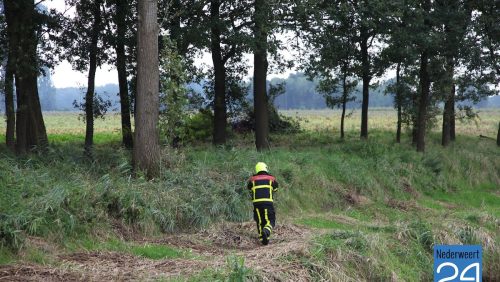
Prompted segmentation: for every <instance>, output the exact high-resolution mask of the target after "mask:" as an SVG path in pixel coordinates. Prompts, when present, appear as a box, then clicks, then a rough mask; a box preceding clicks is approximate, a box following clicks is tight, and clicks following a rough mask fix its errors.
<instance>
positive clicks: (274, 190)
mask: <svg viewBox="0 0 500 282" xmlns="http://www.w3.org/2000/svg"><path fill="white" fill-rule="evenodd" d="M271 186H273V192H276V191H278V187H279V185H278V181H277V180H276V179H274V180H273V182H272V183H271Z"/></svg>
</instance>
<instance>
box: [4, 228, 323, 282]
mask: <svg viewBox="0 0 500 282" xmlns="http://www.w3.org/2000/svg"><path fill="white" fill-rule="evenodd" d="M312 234H313V232H312V231H311V230H310V229H307V228H304V227H300V226H297V225H293V224H284V225H279V226H277V227H276V228H275V232H274V234H273V237H272V238H271V243H270V244H269V245H268V246H262V245H261V244H260V243H259V242H258V240H257V234H256V231H255V223H253V222H247V223H224V224H218V225H216V226H214V227H212V228H210V229H207V230H203V231H200V232H197V233H194V234H179V235H175V236H174V235H168V236H165V237H163V238H160V239H148V238H144V239H139V240H136V243H155V244H165V245H169V246H174V247H178V248H181V249H185V250H192V254H193V258H192V259H179V258H176V259H161V260H152V259H147V258H142V257H137V256H133V255H130V254H126V253H118V252H107V251H100V252H78V253H72V254H64V255H59V256H58V262H57V267H54V266H43V265H34V264H16V265H8V266H0V281H2V282H3V281H136V280H141V281H150V280H155V279H160V278H169V277H170V278H172V277H176V276H179V275H192V274H195V273H197V272H200V271H202V270H203V269H205V268H208V267H210V268H224V267H225V266H226V258H227V257H228V256H229V255H236V256H241V257H244V258H245V266H247V267H250V268H252V269H254V270H256V271H258V272H259V273H260V274H261V275H262V277H263V278H264V280H265V281H266V280H267V281H274V280H293V281H306V280H307V277H308V273H307V270H306V269H304V268H303V267H300V266H297V265H295V264H294V263H292V262H291V261H290V260H287V259H286V257H287V256H290V255H292V256H293V255H294V254H300V253H303V252H307V244H308V241H309V239H310V237H311V236H312Z"/></svg>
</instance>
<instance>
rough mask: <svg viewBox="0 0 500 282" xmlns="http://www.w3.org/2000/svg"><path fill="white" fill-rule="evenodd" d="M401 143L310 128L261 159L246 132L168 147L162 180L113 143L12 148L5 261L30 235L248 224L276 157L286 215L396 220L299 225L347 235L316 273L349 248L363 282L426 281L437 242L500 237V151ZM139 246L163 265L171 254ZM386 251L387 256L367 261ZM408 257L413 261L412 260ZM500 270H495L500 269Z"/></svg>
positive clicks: (483, 144) (4, 162) (483, 145)
mask: <svg viewBox="0 0 500 282" xmlns="http://www.w3.org/2000/svg"><path fill="white" fill-rule="evenodd" d="M97 135H99V134H97ZM392 138H393V137H392V135H391V134H389V133H387V132H382V131H380V132H379V131H373V132H371V135H370V139H369V140H368V141H359V140H358V138H357V137H355V136H350V135H349V134H348V135H347V137H346V140H344V141H339V140H338V139H337V138H336V137H334V136H332V135H331V133H330V132H328V131H316V132H309V131H304V132H300V133H296V134H288V135H286V136H285V135H272V136H271V141H272V144H273V148H272V150H271V151H269V152H261V153H259V152H256V151H255V150H254V144H253V141H252V140H253V139H252V138H250V136H242V137H236V138H235V139H232V140H231V141H230V142H229V144H228V146H226V147H224V148H212V147H211V146H209V145H203V144H202V145H197V146H194V147H189V148H188V147H186V148H181V149H178V150H170V149H168V150H167V149H165V150H164V152H162V168H161V174H160V176H159V177H158V178H156V179H153V180H147V179H146V178H144V177H142V176H141V175H135V176H134V175H133V171H132V167H131V160H130V152H128V151H126V150H123V149H121V148H120V146H119V144H118V143H117V142H116V138H115V137H113V136H112V137H109V138H108V137H103V138H102V140H107V141H105V142H102V143H99V142H97V144H96V146H95V153H94V156H95V159H94V160H93V161H88V160H87V159H85V158H84V157H83V154H82V150H81V144H80V143H75V142H69V141H66V139H64V138H61V141H60V142H55V143H53V144H51V147H50V149H49V151H48V152H45V153H43V154H40V155H30V156H26V157H22V158H19V157H15V156H14V155H12V154H11V153H10V152H8V150H7V149H6V148H5V146H1V147H0V188H1V193H0V245H1V247H0V263H9V262H11V261H12V260H13V259H14V257H15V253H16V252H17V251H18V250H20V249H22V248H23V244H24V242H25V238H26V237H27V236H37V237H43V238H46V239H47V240H51V241H53V242H61V241H64V239H66V238H77V239H78V238H81V237H82V236H90V237H92V236H99V234H103V233H106V234H107V233H113V232H115V231H116V230H115V229H116V228H117V222H118V223H119V225H123V226H126V227H127V228H128V229H131V230H133V232H136V233H142V234H147V235H148V236H151V235H155V234H156V235H158V234H160V233H165V232H174V231H184V230H189V229H195V228H199V227H206V226H209V225H210V224H212V223H214V222H217V221H221V220H227V221H248V220H250V219H251V203H250V201H249V195H248V192H247V191H246V190H245V181H246V180H247V178H248V177H249V176H250V175H251V174H252V172H253V171H252V170H253V166H254V165H255V163H256V162H257V161H264V162H266V163H267V164H268V165H269V168H270V172H271V173H272V174H274V175H275V176H276V177H277V179H278V181H279V183H280V187H281V189H280V191H279V192H278V193H277V194H276V195H275V199H276V207H277V213H278V217H300V215H301V214H302V213H318V214H322V213H328V212H340V211H343V210H346V209H347V208H348V207H352V206H354V207H357V206H362V205H365V204H368V205H369V206H370V211H369V212H363V211H362V209H356V208H355V209H350V211H349V213H346V215H348V216H350V217H351V218H353V219H354V220H358V222H370V221H371V220H373V219H374V218H377V219H378V220H383V221H385V222H384V224H383V225H380V226H379V225H370V224H364V226H365V227H363V228H360V229H357V230H356V229H350V228H349V227H348V226H346V225H345V224H344V223H339V222H336V221H328V220H327V219H324V218H322V217H321V216H320V217H314V218H309V219H303V221H302V222H299V223H302V224H306V225H309V226H311V227H319V228H326V229H328V228H331V229H338V230H340V231H336V233H332V234H330V235H328V236H326V237H322V238H319V239H318V241H317V242H316V243H317V245H318V248H319V249H318V250H317V251H315V255H313V256H312V257H310V258H309V259H310V260H309V262H308V263H309V265H310V267H311V273H313V274H314V275H313V276H316V277H317V278H320V279H321V278H325V277H326V278H328V276H327V274H325V273H324V271H323V270H322V268H321V267H319V266H321V265H323V266H325V265H328V267H330V269H337V267H336V266H335V263H331V261H332V259H334V260H333V261H335V258H340V254H339V252H342V253H341V254H342V255H347V257H349V258H352V259H351V260H350V262H349V263H348V264H346V265H345V266H346V268H345V269H344V270H346V269H347V270H353V271H354V270H359V271H360V273H364V274H363V275H364V276H360V277H361V278H363V279H368V280H371V279H382V280H386V279H390V278H391V276H392V275H393V274H392V273H390V272H389V270H388V269H390V268H389V266H393V267H399V269H401V270H400V271H399V272H398V274H397V275H408V277H414V278H415V279H426V278H428V277H429V276H428V275H429V274H428V273H427V272H415V270H412V266H414V265H420V264H421V265H425V266H426V267H427V266H428V265H429V263H430V262H429V256H430V252H431V250H432V246H433V244H434V243H435V242H437V241H449V242H452V243H463V244H469V243H482V242H484V240H486V239H488V238H487V236H490V237H489V239H490V240H493V241H498V240H499V236H498V225H495V224H493V223H492V222H498V220H499V219H498V218H499V216H500V208H499V205H498V202H499V198H500V195H499V194H498V191H499V190H498V187H500V173H499V171H500V153H499V151H498V148H497V147H496V146H495V144H494V143H493V142H489V141H488V140H482V139H478V138H473V137H466V136H460V138H458V140H457V141H456V142H455V143H454V144H452V145H451V146H450V147H448V148H442V147H441V146H440V145H439V137H438V136H437V135H430V136H429V141H428V147H427V151H426V153H425V154H419V153H416V152H415V150H414V148H413V147H412V146H411V145H409V144H406V143H403V144H395V143H393V141H392ZM97 140H101V139H100V138H97ZM110 140H113V141H111V142H109V141H110ZM454 208H456V211H454V210H453V209H454ZM450 209H451V210H452V212H453V213H454V216H453V217H451V218H450V219H448V220H443V221H442V225H440V226H439V228H438V227H436V226H435V225H434V223H433V222H429V221H427V220H424V219H420V220H419V219H418V218H415V216H414V214H418V213H422V214H425V215H426V216H440V215H442V214H441V213H442V212H445V211H447V210H450ZM394 211H397V212H394ZM473 211H474V212H473ZM457 218H458V219H457ZM443 230H445V231H443ZM116 232H118V231H116ZM492 233H493V234H496V235H491V234H492ZM380 234H382V235H380ZM394 234H396V235H394ZM449 234H453V235H452V236H451V235H449ZM377 236H378V237H377ZM380 236H382V237H380ZM397 236H399V237H397ZM491 236H493V237H491ZM401 238H403V239H401ZM450 238H451V239H450ZM454 240H455V241H454ZM104 247H105V246H104ZM104 247H103V248H104ZM127 248H128V249H127V250H128V251H130V252H132V253H134V254H138V255H144V256H146V257H152V258H153V257H162V256H164V255H165V256H168V252H169V251H168V250H164V251H165V252H163V251H162V252H161V254H158V255H157V254H156V253H155V252H156V250H150V249H148V247H147V246H143V247H141V248H142V249H136V251H134V248H132V247H130V246H128V247H127ZM154 249H156V248H154ZM380 252H382V253H383V254H384V257H385V258H386V259H384V260H371V261H370V262H367V261H366V259H367V258H369V257H377V256H378V255H377V254H378V253H380ZM408 252H411V253H412V254H413V255H412V256H411V257H407V256H405V253H408ZM499 256H500V255H499V252H498V250H497V251H492V250H486V251H485V257H486V259H488V260H493V261H494V260H496V261H498V257H499ZM379 257H380V256H379ZM329 261H330V263H329ZM319 262H321V263H319ZM305 263H307V261H306V262H305ZM387 265H389V266H387ZM499 265H500V264H499ZM499 265H493V266H491V265H490V266H489V267H490V269H489V270H488V271H500V266H499ZM240 268H241V267H240ZM421 269H424V268H421ZM344 270H343V271H344ZM339 271H340V270H339ZM370 273H372V274H370ZM491 273H494V272H491ZM212 274H213V273H212ZM214 275H216V274H214ZM238 275H239V274H238ZM245 275H246V274H245ZM325 275H326V276H325ZM346 275H348V274H347V273H346ZM370 275H376V276H370Z"/></svg>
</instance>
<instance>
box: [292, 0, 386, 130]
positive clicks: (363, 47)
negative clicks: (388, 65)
mask: <svg viewBox="0 0 500 282" xmlns="http://www.w3.org/2000/svg"><path fill="white" fill-rule="evenodd" d="M308 4H309V5H307V4H305V5H304V6H305V7H306V8H305V9H303V12H302V13H303V15H302V16H301V18H304V19H301V20H300V21H301V23H302V25H303V26H306V29H305V30H306V32H309V33H310V32H315V33H316V34H313V35H316V36H319V37H322V36H323V37H324V38H325V39H324V40H327V38H328V36H333V37H334V36H336V35H337V34H338V32H341V33H342V32H343V31H342V29H339V30H337V29H336V28H335V27H336V25H338V24H339V23H342V24H343V25H344V26H345V27H346V28H348V30H349V32H350V36H351V37H352V43H351V44H352V46H354V48H353V49H352V52H353V57H354V58H355V60H356V65H357V67H356V74H357V76H358V77H359V78H361V80H362V82H363V88H362V93H363V99H362V105H361V132H360V137H361V138H362V139H366V138H368V105H369V98H370V96H369V95H370V92H369V88H370V83H371V80H372V78H373V77H374V76H376V75H377V73H376V71H375V70H377V67H376V62H377V57H378V55H379V52H381V49H382V48H381V47H382V46H377V48H375V47H376V46H375V45H376V43H378V42H379V41H380V40H381V36H382V31H383V30H385V29H386V27H385V25H386V23H385V22H384V18H385V16H386V14H387V11H386V8H385V6H386V5H387V2H386V1H383V0H377V1H364V0H352V1H348V0H335V1H322V0H310V1H308ZM299 10H300V9H299ZM324 25H327V26H331V28H330V31H331V32H330V33H328V34H326V33H324V32H325V29H324V28H322V26H324Z"/></svg>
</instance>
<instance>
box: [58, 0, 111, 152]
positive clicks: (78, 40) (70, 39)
mask: <svg viewBox="0 0 500 282" xmlns="http://www.w3.org/2000/svg"><path fill="white" fill-rule="evenodd" d="M67 3H68V4H69V5H71V6H74V7H75V8H76V16H75V17H74V18H71V19H67V21H66V26H65V30H64V32H63V40H64V41H63V44H65V45H66V46H67V48H66V53H65V55H64V58H66V59H67V60H68V61H69V62H70V63H71V64H72V65H73V67H74V68H75V69H76V70H78V71H81V72H83V71H85V70H87V71H88V76H87V90H86V93H85V102H84V108H85V145H84V154H85V155H86V156H88V157H92V148H93V144H94V100H95V99H94V95H95V74H96V70H97V67H98V66H100V65H101V64H102V63H103V62H104V61H105V60H106V59H107V52H105V49H106V47H107V46H106V45H105V42H104V38H103V37H104V30H105V27H106V23H105V19H106V17H103V10H104V5H103V4H104V2H103V0H96V1H91V0H84V1H76V0H67Z"/></svg>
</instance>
